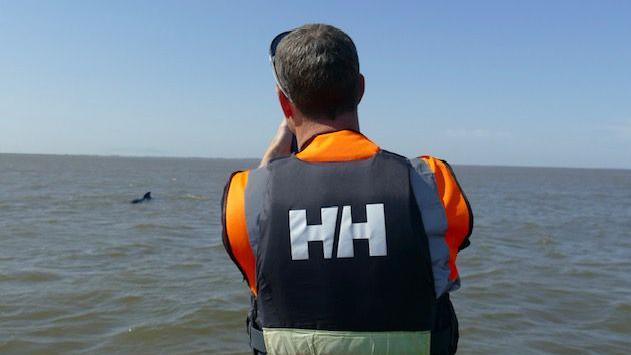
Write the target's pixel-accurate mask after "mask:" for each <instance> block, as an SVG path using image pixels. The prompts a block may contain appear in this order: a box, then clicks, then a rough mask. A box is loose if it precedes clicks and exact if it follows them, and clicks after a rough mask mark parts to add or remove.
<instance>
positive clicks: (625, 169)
mask: <svg viewBox="0 0 631 355" xmlns="http://www.w3.org/2000/svg"><path fill="white" fill-rule="evenodd" d="M2 155H11V156H32V157H36V156H39V157H46V156H50V157H91V158H122V159H184V160H246V161H248V160H249V161H259V160H260V158H252V157H245V158H244V157H228V158H225V157H195V156H177V155H171V156H170V155H119V154H110V155H108V154H51V153H8V152H0V156H2ZM452 165H454V166H458V167H480V168H532V169H569V170H608V171H629V170H631V168H619V167H581V166H545V165H494V164H458V163H454V164H452Z"/></svg>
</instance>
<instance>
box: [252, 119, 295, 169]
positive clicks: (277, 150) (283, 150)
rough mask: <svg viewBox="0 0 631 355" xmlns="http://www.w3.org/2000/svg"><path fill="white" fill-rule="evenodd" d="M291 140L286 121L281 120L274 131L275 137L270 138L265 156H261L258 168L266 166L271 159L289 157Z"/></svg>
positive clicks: (291, 136) (291, 134)
mask: <svg viewBox="0 0 631 355" xmlns="http://www.w3.org/2000/svg"><path fill="white" fill-rule="evenodd" d="M292 138H293V133H291V131H290V130H289V127H287V121H286V120H284V119H283V121H282V122H281V123H280V125H279V126H278V129H277V130H276V135H275V136H274V138H272V141H271V142H270V145H269V147H267V150H266V151H265V154H263V158H262V159H261V163H260V165H259V167H264V166H266V165H267V164H269V162H270V161H271V160H272V159H275V158H281V157H286V156H289V155H291V141H292Z"/></svg>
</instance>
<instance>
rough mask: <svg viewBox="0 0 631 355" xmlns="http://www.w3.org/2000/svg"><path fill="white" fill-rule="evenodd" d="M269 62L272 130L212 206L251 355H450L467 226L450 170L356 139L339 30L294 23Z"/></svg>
mask: <svg viewBox="0 0 631 355" xmlns="http://www.w3.org/2000/svg"><path fill="white" fill-rule="evenodd" d="M270 55H271V60H272V66H273V69H274V75H275V77H276V80H277V94H278V99H279V102H280V105H281V108H282V111H283V113H284V116H285V119H284V120H283V122H282V123H281V125H280V127H279V128H278V131H277V134H276V136H275V138H274V139H273V141H272V143H271V145H270V147H269V149H268V150H267V152H266V153H265V155H264V157H263V159H262V161H261V165H260V167H259V168H258V169H255V170H251V171H244V172H236V173H234V174H233V175H232V176H231V177H230V180H229V181H228V184H227V186H226V190H225V193H224V201H223V224H224V233H223V240H224V245H225V246H226V250H227V252H228V254H229V255H230V257H231V258H232V260H233V261H234V262H235V263H236V265H237V267H238V268H239V270H240V271H241V272H242V273H243V276H244V278H245V280H246V281H247V283H248V286H249V288H250V291H251V294H252V308H251V311H250V314H249V316H248V322H247V324H248V334H249V335H250V345H251V346H252V348H253V351H254V353H265V352H267V353H269V354H429V353H430V350H431V353H432V354H451V353H455V351H456V345H457V341H458V325H457V320H456V317H455V313H454V311H453V307H452V305H451V302H450V301H449V291H453V290H455V289H456V288H458V287H459V278H458V270H457V268H456V264H455V261H456V256H457V253H458V251H459V250H461V249H463V248H465V247H466V246H467V245H468V237H469V235H470V234H471V229H472V225H473V216H472V214H471V209H470V208H469V204H468V202H467V200H466V198H465V196H464V194H463V193H462V191H461V189H460V186H459V185H458V183H457V182H456V180H455V177H454V175H453V172H452V171H451V169H450V167H449V165H447V163H446V162H444V161H442V160H439V159H436V158H433V157H428V156H424V157H419V158H414V159H410V160H408V159H406V158H404V157H401V156H399V155H396V154H393V153H390V152H387V151H384V150H382V149H380V148H379V147H378V146H377V145H376V144H375V143H373V142H372V141H370V140H369V139H368V138H366V137H365V136H363V135H362V134H361V133H359V121H358V114H357V105H358V104H359V102H360V100H361V98H362V96H363V93H364V77H363V76H362V75H361V74H360V72H359V61H358V57H357V51H356V49H355V45H354V44H353V41H352V40H351V39H350V37H348V36H347V35H346V34H345V33H344V32H342V31H340V30H339V29H337V28H335V27H332V26H328V25H322V24H315V25H305V26H302V27H299V28H297V29H294V30H292V31H289V32H285V33H282V34H280V35H279V36H277V37H276V38H275V39H274V40H273V41H272V45H271V48H270ZM294 135H295V139H296V141H297V145H298V147H300V151H299V152H298V153H297V154H291V142H292V138H293V136H294ZM430 340H431V341H430Z"/></svg>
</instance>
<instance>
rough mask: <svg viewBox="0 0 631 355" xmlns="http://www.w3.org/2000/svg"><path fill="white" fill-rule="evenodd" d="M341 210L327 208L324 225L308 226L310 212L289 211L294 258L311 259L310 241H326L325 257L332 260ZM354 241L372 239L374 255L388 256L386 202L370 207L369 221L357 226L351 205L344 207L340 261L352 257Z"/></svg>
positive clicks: (369, 248)
mask: <svg viewBox="0 0 631 355" xmlns="http://www.w3.org/2000/svg"><path fill="white" fill-rule="evenodd" d="M337 209H338V207H325V208H322V209H321V210H320V214H321V216H322V224H316V225H307V210H291V211H289V237H290V240H291V258H292V259H293V260H306V259H309V242H314V241H319V242H322V246H323V250H324V258H325V259H331V254H333V240H334V237H335V225H336V223H337ZM354 239H368V250H369V253H370V256H386V255H388V250H387V246H386V222H385V217H384V212H383V203H375V204H370V205H366V222H364V223H353V221H352V217H351V206H344V207H342V219H341V221H340V237H339V241H338V244H337V257H338V258H352V257H353V256H354V255H355V252H354V249H353V240H354Z"/></svg>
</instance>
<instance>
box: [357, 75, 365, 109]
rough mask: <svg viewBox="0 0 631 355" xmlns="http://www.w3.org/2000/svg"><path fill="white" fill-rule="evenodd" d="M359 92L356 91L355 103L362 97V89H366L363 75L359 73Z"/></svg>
mask: <svg viewBox="0 0 631 355" xmlns="http://www.w3.org/2000/svg"><path fill="white" fill-rule="evenodd" d="M358 89H359V92H358V93H357V104H358V105H359V103H360V102H361V101H362V97H364V90H365V89H366V80H365V79H364V75H363V74H362V73H359V88H358Z"/></svg>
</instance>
